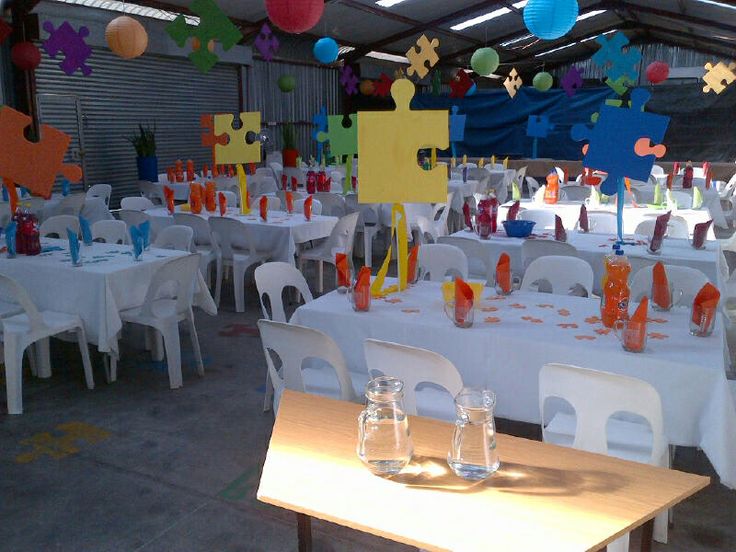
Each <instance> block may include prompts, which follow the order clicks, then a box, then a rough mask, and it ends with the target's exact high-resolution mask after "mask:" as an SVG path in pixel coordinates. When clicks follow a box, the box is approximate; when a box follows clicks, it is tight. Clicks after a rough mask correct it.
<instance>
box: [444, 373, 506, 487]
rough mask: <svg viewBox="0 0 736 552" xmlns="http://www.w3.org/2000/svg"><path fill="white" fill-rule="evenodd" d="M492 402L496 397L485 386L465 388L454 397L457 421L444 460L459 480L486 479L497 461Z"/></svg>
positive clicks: (493, 404) (496, 468) (494, 468)
mask: <svg viewBox="0 0 736 552" xmlns="http://www.w3.org/2000/svg"><path fill="white" fill-rule="evenodd" d="M495 405H496V396H495V395H494V394H493V392H492V391H489V390H487V389H477V388H473V387H465V388H463V390H462V391H460V393H458V394H457V396H456V397H455V412H456V414H457V420H456V421H455V432H454V433H453V436H452V448H451V449H450V452H448V453H447V463H448V464H449V465H450V468H451V469H452V471H453V472H455V474H456V475H458V476H459V477H462V478H463V479H467V480H470V481H479V480H481V479H486V478H487V477H490V476H491V475H493V474H494V473H495V472H496V470H498V467H499V465H500V464H501V462H500V460H499V458H498V452H497V451H496V424H495V422H494V419H493V409H494V407H495Z"/></svg>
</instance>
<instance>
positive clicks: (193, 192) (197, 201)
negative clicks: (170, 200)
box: [189, 184, 202, 215]
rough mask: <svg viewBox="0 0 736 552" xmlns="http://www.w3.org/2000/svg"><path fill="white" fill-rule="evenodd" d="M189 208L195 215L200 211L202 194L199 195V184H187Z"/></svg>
mask: <svg viewBox="0 0 736 552" xmlns="http://www.w3.org/2000/svg"><path fill="white" fill-rule="evenodd" d="M189 208H190V209H191V211H192V213H194V214H195V215H198V214H199V213H201V212H202V196H201V195H200V190H199V184H190V185H189Z"/></svg>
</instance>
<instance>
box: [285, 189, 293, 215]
mask: <svg viewBox="0 0 736 552" xmlns="http://www.w3.org/2000/svg"><path fill="white" fill-rule="evenodd" d="M284 199H285V200H286V212H287V213H289V214H291V213H292V212H294V194H293V193H291V192H285V193H284Z"/></svg>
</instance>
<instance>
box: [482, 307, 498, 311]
mask: <svg viewBox="0 0 736 552" xmlns="http://www.w3.org/2000/svg"><path fill="white" fill-rule="evenodd" d="M480 310H481V311H483V312H496V311H497V310H498V307H481V308H480Z"/></svg>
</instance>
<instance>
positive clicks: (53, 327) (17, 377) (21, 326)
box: [0, 274, 95, 414]
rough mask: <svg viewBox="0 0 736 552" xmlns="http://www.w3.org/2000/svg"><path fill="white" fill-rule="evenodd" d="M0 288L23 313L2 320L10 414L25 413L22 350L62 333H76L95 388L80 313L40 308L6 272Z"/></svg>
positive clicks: (90, 386) (89, 385)
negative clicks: (41, 309)
mask: <svg viewBox="0 0 736 552" xmlns="http://www.w3.org/2000/svg"><path fill="white" fill-rule="evenodd" d="M0 287H1V288H2V289H3V294H2V295H3V297H6V298H8V300H10V301H12V302H13V303H17V305H18V308H19V309H22V312H21V313H19V314H14V315H12V316H8V317H7V318H3V319H1V320H0V323H1V324H2V329H3V345H4V358H5V360H4V362H5V387H6V392H7V401H8V413H9V414H22V413H23V353H24V352H25V350H26V349H27V348H28V347H29V346H31V345H33V344H34V343H36V342H38V341H41V340H44V339H47V338H49V337H51V336H54V335H57V334H60V333H65V332H75V333H76V336H77V341H78V343H79V351H80V353H81V354H82V365H83V366H84V376H85V379H86V382H87V388H88V389H94V387H95V382H94V377H93V375H92V364H91V363H90V360H89V350H88V348H87V335H86V333H85V331H84V325H83V324H82V320H81V319H80V318H79V316H77V315H76V314H67V313H61V312H54V311H39V310H38V309H37V308H36V305H35V304H34V303H33V300H32V299H31V297H30V296H29V295H28V292H27V291H26V289H25V288H24V287H23V286H22V285H21V284H19V283H18V282H16V281H15V280H13V279H12V278H10V277H8V276H5V275H3V274H0ZM29 353H31V351H29Z"/></svg>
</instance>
